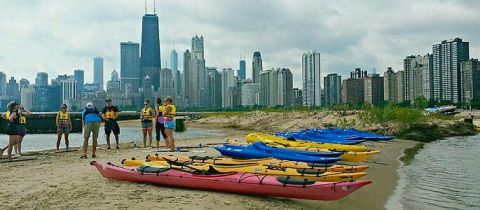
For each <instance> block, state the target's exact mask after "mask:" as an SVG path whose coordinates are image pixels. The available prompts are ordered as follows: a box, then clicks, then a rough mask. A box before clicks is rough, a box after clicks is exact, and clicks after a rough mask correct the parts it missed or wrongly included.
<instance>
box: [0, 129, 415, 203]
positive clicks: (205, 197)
mask: <svg viewBox="0 0 480 210" xmlns="http://www.w3.org/2000/svg"><path fill="white" fill-rule="evenodd" d="M189 126H192V125H189ZM222 131H223V132H224V133H225V136H222V137H209V138H201V139H195V140H193V139H192V140H183V141H179V142H177V146H189V145H198V144H199V143H202V144H206V143H219V142H224V141H225V139H226V138H230V139H242V138H243V137H244V136H245V135H246V134H247V133H248V132H247V131H236V130H231V129H222ZM26 138H28V136H27V137H26ZM162 143H163V141H162ZM367 145H368V146H370V147H371V148H372V149H379V150H381V151H382V152H381V154H379V155H377V156H375V157H373V158H372V159H371V160H369V161H368V162H367V163H366V164H368V165H369V166H370V168H369V170H368V175H367V176H366V177H365V178H363V179H371V180H373V181H374V182H373V184H371V185H368V186H366V187H364V188H362V189H360V190H358V191H356V192H354V193H352V194H351V195H349V196H347V197H345V198H343V199H341V200H338V201H329V202H325V201H305V200H296V199H287V198H272V197H254V196H244V195H236V194H226V193H216V192H209V191H200V190H192V189H181V188H171V187H161V186H154V185H149V184H137V183H130V182H121V181H111V180H107V179H105V178H103V177H101V176H100V174H99V173H98V172H97V171H96V169H95V168H94V167H92V166H90V164H89V163H90V161H92V160H93V159H91V158H90V157H89V159H88V160H80V159H79V157H80V156H81V151H80V150H78V151H75V152H68V153H54V152H44V153H43V154H36V155H35V156H37V157H38V159H37V160H32V161H25V162H14V163H3V164H0V180H1V184H0V200H1V201H2V202H1V204H0V205H1V207H0V208H1V209H160V208H164V209H384V206H385V203H386V201H387V199H388V197H389V196H390V195H391V194H392V193H393V190H394V189H395V186H396V180H397V179H398V175H397V168H398V167H399V161H398V160H397V159H398V157H399V156H400V155H401V154H402V151H403V149H405V148H410V147H413V146H414V145H415V142H412V141H406V140H393V141H389V142H375V143H367ZM99 147H100V148H99V149H98V151H97V156H98V158H97V159H96V160H97V161H104V162H112V163H114V164H120V161H121V160H122V159H125V158H131V157H135V158H138V159H143V158H145V156H146V155H148V154H154V153H155V149H142V148H141V149H132V148H130V147H131V145H129V144H125V145H122V146H121V147H122V148H121V149H120V150H106V149H105V148H106V146H105V145H101V146H99ZM191 151H195V152H189V153H185V152H182V153H174V154H179V155H202V156H205V155H219V153H218V152H217V151H216V150H215V149H213V148H199V149H192V150H191ZM89 152H90V150H89ZM170 154H172V153H170Z"/></svg>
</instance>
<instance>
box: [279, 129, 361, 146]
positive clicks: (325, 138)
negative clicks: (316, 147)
mask: <svg viewBox="0 0 480 210" xmlns="http://www.w3.org/2000/svg"><path fill="white" fill-rule="evenodd" d="M275 135H276V136H282V137H285V138H287V139H292V140H305V141H314V142H321V143H330V144H347V145H353V144H359V143H361V142H364V140H358V139H349V138H346V137H345V136H338V135H332V134H324V133H320V132H317V131H315V130H302V131H293V132H278V133H276V134H275Z"/></svg>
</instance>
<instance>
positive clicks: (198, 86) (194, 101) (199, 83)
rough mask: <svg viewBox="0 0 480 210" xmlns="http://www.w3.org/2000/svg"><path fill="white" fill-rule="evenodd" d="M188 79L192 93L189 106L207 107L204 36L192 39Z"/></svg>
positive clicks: (189, 97)
mask: <svg viewBox="0 0 480 210" xmlns="http://www.w3.org/2000/svg"><path fill="white" fill-rule="evenodd" d="M188 70H189V72H188V74H189V75H188V79H189V80H185V83H190V84H189V87H190V90H191V91H192V92H190V93H189V94H190V95H189V96H188V100H189V102H188V103H189V104H190V105H191V106H193V107H206V105H207V104H208V99H207V97H206V93H207V88H206V82H205V80H206V71H205V57H204V42H203V36H200V37H198V36H195V37H193V38H192V52H191V58H190V63H189V69H188Z"/></svg>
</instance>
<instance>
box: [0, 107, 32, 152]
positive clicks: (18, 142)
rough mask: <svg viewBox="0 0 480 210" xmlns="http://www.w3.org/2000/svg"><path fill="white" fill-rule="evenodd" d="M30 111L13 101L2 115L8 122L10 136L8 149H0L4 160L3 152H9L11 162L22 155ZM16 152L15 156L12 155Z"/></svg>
mask: <svg viewBox="0 0 480 210" xmlns="http://www.w3.org/2000/svg"><path fill="white" fill-rule="evenodd" d="M28 115H30V111H28V110H27V109H25V108H24V107H23V106H22V105H20V104H18V103H16V102H15V101H12V102H10V103H8V105H7V111H6V112H5V113H3V114H2V118H3V119H4V120H7V121H8V123H7V127H6V132H5V133H6V134H7V135H8V144H7V146H6V147H3V148H0V158H3V152H4V151H5V150H7V157H8V159H9V160H10V161H11V160H12V159H13V157H14V156H21V155H22V141H23V138H24V137H25V134H26V133H27V132H26V128H25V125H26V124H27V117H26V116H28ZM12 150H15V155H12Z"/></svg>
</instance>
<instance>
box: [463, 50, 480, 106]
mask: <svg viewBox="0 0 480 210" xmlns="http://www.w3.org/2000/svg"><path fill="white" fill-rule="evenodd" d="M460 70H461V76H462V101H464V102H467V103H469V102H471V101H472V100H474V99H476V100H479V99H480V62H478V59H470V60H468V61H463V62H462V63H461V65H460Z"/></svg>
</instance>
